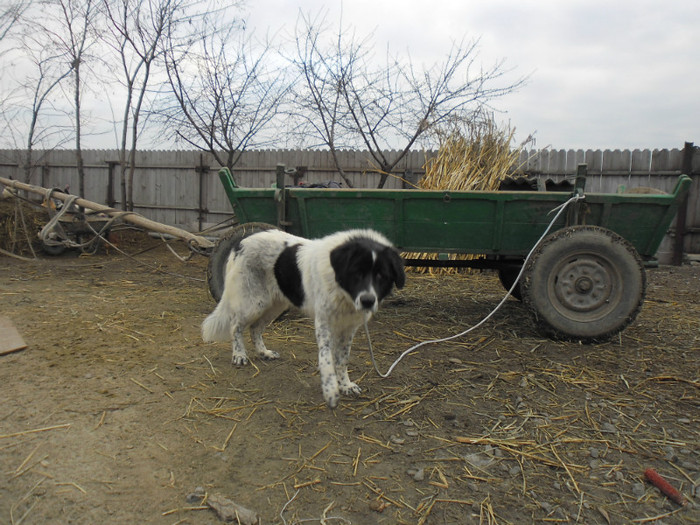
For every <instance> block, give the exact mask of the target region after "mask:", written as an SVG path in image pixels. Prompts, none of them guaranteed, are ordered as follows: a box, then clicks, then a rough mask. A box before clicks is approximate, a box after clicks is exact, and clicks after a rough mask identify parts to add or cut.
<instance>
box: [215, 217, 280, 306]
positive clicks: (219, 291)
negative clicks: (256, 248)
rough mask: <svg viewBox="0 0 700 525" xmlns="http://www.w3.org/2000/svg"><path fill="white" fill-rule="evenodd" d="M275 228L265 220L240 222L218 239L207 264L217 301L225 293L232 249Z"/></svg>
mask: <svg viewBox="0 0 700 525" xmlns="http://www.w3.org/2000/svg"><path fill="white" fill-rule="evenodd" d="M274 228H275V227H274V226H272V225H271V224H265V223H263V222H248V223H245V224H239V225H238V226H234V228H233V229H232V230H231V231H230V232H228V233H227V234H226V235H224V236H223V237H221V239H219V240H218V241H217V243H216V246H214V248H213V249H212V251H211V254H210V255H209V264H208V266H207V284H208V285H209V293H210V294H211V296H212V297H213V298H214V300H215V301H216V302H217V303H218V302H219V301H220V300H221V296H222V295H223V293H224V281H225V274H226V262H227V261H228V256H229V254H230V253H231V250H233V249H235V248H236V247H237V246H238V244H239V243H240V242H241V241H242V240H243V239H245V238H246V237H248V236H250V235H253V234H254V233H259V232H262V231H265V230H271V229H274Z"/></svg>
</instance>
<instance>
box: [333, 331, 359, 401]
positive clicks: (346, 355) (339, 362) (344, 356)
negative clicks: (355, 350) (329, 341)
mask: <svg viewBox="0 0 700 525" xmlns="http://www.w3.org/2000/svg"><path fill="white" fill-rule="evenodd" d="M354 335H355V330H351V331H347V332H343V333H341V334H340V336H339V337H338V338H337V339H336V341H335V343H334V345H333V352H334V354H335V357H334V360H333V361H334V364H335V375H336V377H337V378H338V388H339V390H340V392H341V393H342V394H343V395H346V396H349V395H354V396H356V395H359V394H360V393H361V392H362V389H361V388H360V387H359V386H358V385H357V384H355V383H353V382H352V381H350V376H348V361H349V360H350V347H351V346H352V339H353V336H354Z"/></svg>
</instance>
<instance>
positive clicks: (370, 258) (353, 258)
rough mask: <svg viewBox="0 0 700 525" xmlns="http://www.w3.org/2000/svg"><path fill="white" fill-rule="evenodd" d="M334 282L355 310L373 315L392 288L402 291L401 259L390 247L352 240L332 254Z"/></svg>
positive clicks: (372, 241)
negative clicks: (351, 302)
mask: <svg viewBox="0 0 700 525" xmlns="http://www.w3.org/2000/svg"><path fill="white" fill-rule="evenodd" d="M331 266H332V267H333V271H334V272H335V280H336V282H337V283H338V285H339V286H340V287H341V288H342V289H343V290H345V291H346V292H347V293H348V294H349V295H350V298H351V299H352V301H353V302H354V304H355V308H356V309H357V310H358V311H366V312H376V311H377V308H378V307H379V303H380V302H381V301H382V299H384V298H385V297H386V296H387V295H389V292H391V289H392V287H393V286H394V285H396V287H397V288H403V286H404V284H405V283H406V274H405V273H404V269H403V259H401V256H400V255H399V253H398V252H397V251H396V250H395V249H394V248H393V247H392V246H387V245H385V244H382V243H380V242H377V241H375V240H373V239H370V238H366V237H355V238H351V239H349V240H348V241H346V242H345V243H343V244H341V245H340V246H338V247H336V248H335V249H333V250H332V251H331Z"/></svg>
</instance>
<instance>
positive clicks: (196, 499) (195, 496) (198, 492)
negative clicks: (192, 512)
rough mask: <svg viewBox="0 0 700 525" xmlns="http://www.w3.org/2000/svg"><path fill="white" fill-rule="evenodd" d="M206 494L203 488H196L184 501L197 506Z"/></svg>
mask: <svg viewBox="0 0 700 525" xmlns="http://www.w3.org/2000/svg"><path fill="white" fill-rule="evenodd" d="M206 494H207V492H206V491H205V490H204V487H197V488H196V489H194V492H191V493H190V494H188V495H187V497H186V498H185V499H186V500H187V503H191V504H194V503H196V504H199V503H201V501H202V499H203V498H204V496H206Z"/></svg>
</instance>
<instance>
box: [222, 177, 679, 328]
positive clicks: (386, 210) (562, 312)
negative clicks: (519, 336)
mask: <svg viewBox="0 0 700 525" xmlns="http://www.w3.org/2000/svg"><path fill="white" fill-rule="evenodd" d="M219 177H220V179H221V182H222V184H223V186H224V190H225V191H226V195H227V197H228V199H229V201H230V202H231V205H232V207H233V210H234V213H235V215H236V218H237V219H238V221H239V224H238V225H237V226H236V227H234V228H233V229H232V230H231V231H230V232H229V233H228V234H227V235H226V236H225V237H223V238H222V239H221V240H220V241H219V242H218V243H217V245H216V247H215V248H214V249H213V251H212V253H211V257H210V263H209V272H208V277H209V279H208V281H209V289H210V291H211V293H212V296H213V297H214V298H215V299H216V300H219V298H220V297H221V293H222V290H223V275H224V268H225V264H226V260H227V258H228V253H229V252H230V250H231V249H232V247H233V246H235V245H236V244H237V243H238V242H240V240H241V239H242V238H244V237H245V236H247V235H250V234H252V233H255V232H257V231H261V230H264V229H268V228H281V229H284V230H286V231H288V232H289V233H292V234H295V235H299V236H301V237H306V238H318V237H322V236H324V235H328V234H330V233H334V232H336V231H340V230H347V229H352V228H372V229H374V230H377V231H379V232H381V233H383V234H384V235H386V236H387V238H389V239H390V240H391V241H392V242H393V243H394V245H395V246H396V247H397V248H398V249H399V250H401V251H402V252H405V253H434V254H438V256H437V257H436V258H434V259H424V258H407V259H405V262H406V264H407V265H408V266H462V267H464V266H468V267H475V268H489V269H494V270H497V271H498V274H499V276H500V278H501V281H502V282H503V284H504V286H505V287H506V288H508V289H510V288H511V285H512V284H513V283H514V282H515V281H516V278H517V277H518V276H520V278H519V281H518V283H517V284H516V286H515V288H513V295H515V296H516V297H517V298H519V299H522V301H523V303H524V304H525V306H526V307H527V308H528V309H529V310H530V312H531V313H532V315H533V318H534V320H535V322H536V324H537V326H538V327H539V328H540V329H541V330H542V331H543V332H544V333H546V334H547V335H549V336H553V337H559V338H562V337H563V338H567V339H576V340H581V341H585V342H595V341H601V340H605V339H608V338H610V337H611V336H612V335H614V334H616V333H618V332H619V331H621V330H622V329H623V328H624V327H625V326H627V325H628V324H629V323H630V322H631V321H632V320H633V319H634V318H635V317H636V315H637V313H638V312H639V310H640V309H641V307H642V303H643V301H644V293H645V289H646V274H645V266H647V267H648V266H653V265H654V264H655V259H654V256H655V253H656V251H657V250H658V248H659V245H660V243H661V241H662V240H663V238H664V235H665V234H666V232H667V230H668V228H669V226H670V224H671V222H672V221H673V218H674V216H675V214H676V211H677V210H678V206H679V204H680V202H681V201H682V200H683V198H684V196H685V195H686V193H687V192H688V188H689V186H690V182H691V180H690V178H689V177H688V176H686V175H680V176H679V178H678V181H677V183H676V186H675V188H674V190H673V192H672V193H670V194H666V193H663V194H661V193H646V194H640V193H615V194H608V193H586V192H585V180H586V166H585V165H581V166H579V169H578V173H577V176H576V183H575V186H574V188H573V192H571V191H568V192H561V191H443V190H411V189H406V190H384V189H327V188H301V187H286V186H285V185H284V178H285V169H284V166H278V169H277V185H276V187H273V188H240V187H238V186H237V185H236V184H235V181H234V179H233V177H232V175H231V173H230V171H229V170H228V169H225V168H224V169H222V170H221V171H220V172H219ZM573 196H578V197H579V198H578V199H577V200H573V199H572V197H573ZM567 202H569V204H568V205H567V207H566V210H565V212H564V213H561V214H560V215H559V217H558V218H557V219H556V221H555V222H554V223H552V218H553V216H554V214H553V213H552V210H554V209H555V208H557V207H560V206H562V205H563V204H565V203H567ZM548 228H549V232H548V235H546V236H544V238H542V239H541V237H542V236H543V234H544V232H545V231H547V229H548ZM533 248H534V249H533ZM451 254H471V255H474V256H479V257H472V258H467V259H465V258H459V259H455V258H454V257H450V255H451ZM523 266H524V268H523ZM521 270H522V272H521Z"/></svg>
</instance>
